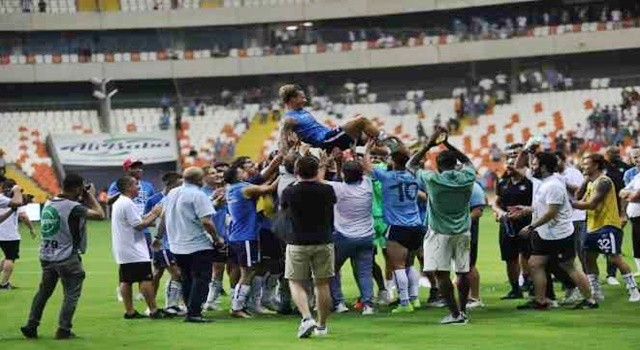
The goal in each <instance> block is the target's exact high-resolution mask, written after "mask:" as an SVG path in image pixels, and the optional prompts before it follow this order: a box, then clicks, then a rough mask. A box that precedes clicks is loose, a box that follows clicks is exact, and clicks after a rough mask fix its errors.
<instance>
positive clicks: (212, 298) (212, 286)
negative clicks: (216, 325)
mask: <svg viewBox="0 0 640 350" xmlns="http://www.w3.org/2000/svg"><path fill="white" fill-rule="evenodd" d="M215 300H216V285H215V284H214V283H213V280H211V282H209V293H207V304H211V303H213V302H214V301H215Z"/></svg>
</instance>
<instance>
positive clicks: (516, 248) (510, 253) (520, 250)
mask: <svg viewBox="0 0 640 350" xmlns="http://www.w3.org/2000/svg"><path fill="white" fill-rule="evenodd" d="M525 226H526V225H525ZM525 226H522V227H520V226H516V225H514V226H513V230H514V231H515V233H516V234H517V233H518V232H520V230H521V229H523V228H524V227H525ZM498 239H499V242H500V257H501V258H502V261H510V260H514V259H518V257H519V256H520V254H522V255H523V256H524V257H527V258H528V257H529V255H531V241H530V240H529V239H528V238H521V237H519V236H514V237H511V236H508V235H507V234H506V233H505V228H504V227H503V226H502V224H501V225H500V234H499V235H498Z"/></svg>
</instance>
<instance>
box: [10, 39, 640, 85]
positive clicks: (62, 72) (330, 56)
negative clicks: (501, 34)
mask: <svg viewBox="0 0 640 350" xmlns="http://www.w3.org/2000/svg"><path fill="white" fill-rule="evenodd" d="M638 47H640V28H631V29H625V30H618V31H602V32H589V33H572V34H565V35H557V36H549V37H527V38H514V39H507V40H491V41H478V42H463V43H456V44H448V45H437V46H418V47H403V48H394V49H384V50H369V51H350V52H339V53H322V54H300V55H283V56H266V57H244V58H234V57H227V58H214V59H197V60H181V61H155V62H118V63H78V64H35V65H3V66H0V83H38V82H62V81H64V82H69V81H86V80H88V79H90V78H92V77H104V78H113V79H117V80H140V79H163V78H164V79H167V78H169V79H180V78H195V77H226V76H250V75H265V74H281V73H308V72H322V71H340V70H353V69H375V68H389V67H403V66H417V65H431V64H443V63H456V62H467V61H484V60H494V59H507V58H517V57H534V56H545V55H563V54H576V53H586V52H598V51H610V50H622V49H630V48H638Z"/></svg>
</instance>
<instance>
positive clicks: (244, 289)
mask: <svg viewBox="0 0 640 350" xmlns="http://www.w3.org/2000/svg"><path fill="white" fill-rule="evenodd" d="M250 291H251V287H250V286H247V285H245V284H239V283H238V284H237V285H236V289H235V290H234V291H233V299H232V300H231V309H232V310H233V311H238V310H242V309H244V305H245V303H246V301H247V295H249V292H250Z"/></svg>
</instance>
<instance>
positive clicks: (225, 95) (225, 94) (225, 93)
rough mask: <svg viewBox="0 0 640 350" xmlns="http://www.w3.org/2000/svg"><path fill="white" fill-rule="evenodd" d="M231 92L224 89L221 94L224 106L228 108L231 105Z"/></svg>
mask: <svg viewBox="0 0 640 350" xmlns="http://www.w3.org/2000/svg"><path fill="white" fill-rule="evenodd" d="M231 98H232V95H231V91H229V89H227V88H223V89H222V92H220V99H221V100H222V105H223V106H228V105H229V104H230V103H231Z"/></svg>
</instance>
